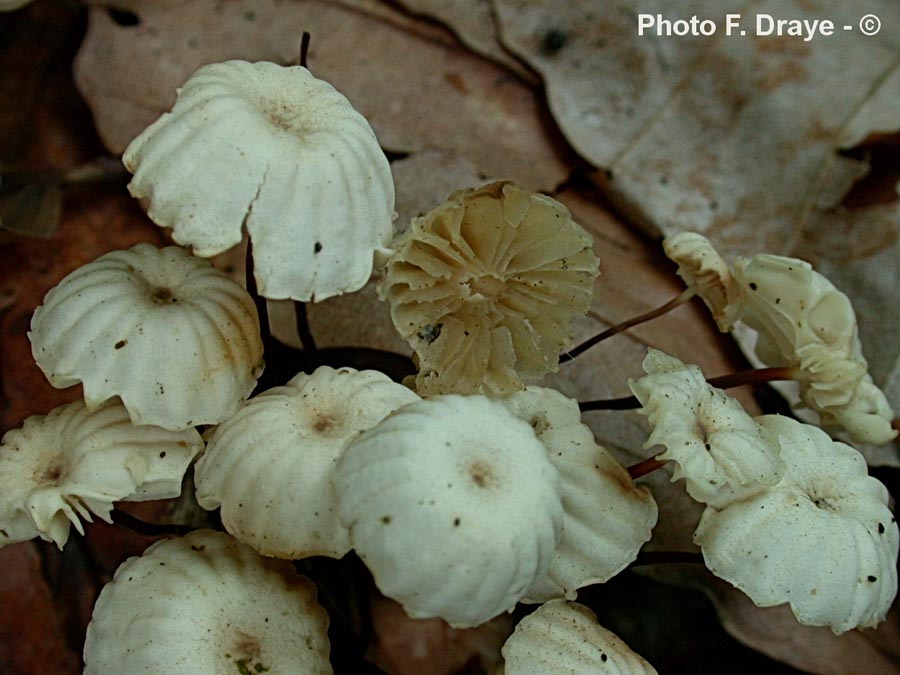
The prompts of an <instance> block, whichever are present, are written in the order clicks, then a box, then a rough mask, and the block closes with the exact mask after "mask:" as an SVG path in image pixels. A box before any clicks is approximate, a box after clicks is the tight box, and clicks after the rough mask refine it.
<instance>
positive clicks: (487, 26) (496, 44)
mask: <svg viewBox="0 0 900 675" xmlns="http://www.w3.org/2000/svg"><path fill="white" fill-rule="evenodd" d="M400 3H401V4H402V5H403V6H404V7H406V8H407V9H408V10H410V11H411V12H414V13H415V14H420V15H422V16H428V17H431V18H433V19H437V20H438V21H440V22H441V23H443V24H445V25H447V26H449V27H450V28H451V29H452V30H453V32H454V33H456V35H458V36H459V39H460V40H462V41H463V43H465V45H466V46H467V47H470V48H471V49H473V50H475V51H476V52H478V53H479V54H481V55H482V56H486V57H487V58H489V59H491V60H492V61H495V62H497V63H499V64H501V65H504V66H506V67H507V68H509V69H510V70H511V71H513V72H514V73H516V74H517V75H519V76H520V77H522V78H523V79H525V80H526V81H527V82H531V83H535V82H536V81H537V78H536V77H535V75H534V72H533V71H531V70H529V69H527V68H526V67H524V66H523V65H522V62H521V61H519V60H518V59H516V58H515V57H514V56H512V55H511V54H510V53H509V52H508V51H507V50H506V48H505V47H504V46H503V45H502V44H501V43H500V40H499V39H498V36H497V21H496V19H495V17H494V10H493V9H492V8H491V2H490V0H400Z"/></svg>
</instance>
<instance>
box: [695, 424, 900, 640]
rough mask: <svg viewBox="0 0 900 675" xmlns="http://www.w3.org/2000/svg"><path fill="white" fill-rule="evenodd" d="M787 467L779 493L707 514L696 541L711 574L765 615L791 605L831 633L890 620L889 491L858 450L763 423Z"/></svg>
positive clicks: (894, 536) (799, 428)
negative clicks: (775, 607)
mask: <svg viewBox="0 0 900 675" xmlns="http://www.w3.org/2000/svg"><path fill="white" fill-rule="evenodd" d="M759 421H760V424H761V425H762V426H763V427H764V428H766V429H767V430H768V431H769V432H770V433H772V434H776V435H777V436H778V439H779V444H780V446H781V452H782V456H783V458H784V461H785V464H786V470H785V474H784V477H783V478H782V480H781V482H779V483H778V485H775V486H771V487H765V488H761V489H760V490H759V491H758V492H757V493H756V494H754V495H752V496H749V497H747V496H746V495H734V498H733V499H730V500H729V499H725V498H723V499H722V500H721V502H722V503H721V505H719V506H718V507H713V506H710V507H707V509H706V510H705V511H704V512H703V517H702V518H701V520H700V525H699V526H698V527H697V531H696V532H695V534H694V541H695V542H696V543H697V544H699V546H700V547H701V549H702V550H703V558H704V560H705V562H706V566H707V567H708V568H709V569H710V570H711V571H712V572H713V574H715V575H716V576H718V577H721V578H722V579H725V580H726V581H728V582H729V583H731V584H732V585H734V586H735V587H737V588H739V589H740V590H742V591H743V592H744V593H746V594H747V595H748V596H749V597H750V599H751V600H753V602H754V603H756V604H757V605H759V606H760V607H770V606H773V605H781V604H785V603H788V604H789V605H790V607H791V610H792V611H793V613H794V616H795V617H797V620H798V621H799V622H800V623H803V624H809V625H814V626H830V627H831V629H832V630H833V631H834V632H835V633H843V632H845V631H848V630H851V629H853V628H857V627H862V628H868V627H872V626H875V625H876V624H878V623H879V622H880V621H882V620H884V617H885V615H886V614H887V611H888V609H889V608H890V606H891V604H892V602H893V601H894V597H895V596H896V594H897V549H898V541H900V534H898V529H897V523H896V522H895V520H894V517H893V515H892V514H891V511H890V509H889V508H888V492H887V490H886V489H885V487H884V485H882V484H881V483H880V482H879V481H877V480H876V479H874V478H871V477H869V476H868V475H867V469H866V462H865V460H864V459H863V457H862V455H860V454H859V452H857V451H856V450H854V449H853V448H851V447H849V446H847V445H844V444H843V443H838V442H836V441H833V440H832V439H831V438H829V437H828V435H827V434H826V433H825V432H823V431H822V430H821V429H819V428H818V427H814V426H812V425H809V424H801V423H800V422H796V421H795V420H792V419H790V418H787V417H781V416H779V415H766V416H763V417H761V418H759Z"/></svg>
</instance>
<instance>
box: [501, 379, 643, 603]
mask: <svg viewBox="0 0 900 675" xmlns="http://www.w3.org/2000/svg"><path fill="white" fill-rule="evenodd" d="M501 400H502V402H503V404H504V405H505V406H506V407H507V408H508V409H509V410H510V411H511V412H512V413H513V414H514V415H515V416H516V417H518V418H519V419H521V420H523V421H525V422H528V423H529V424H530V425H531V427H532V429H534V431H535V433H536V434H537V437H538V440H540V441H541V443H542V444H543V445H544V448H545V449H546V452H547V457H548V458H549V459H550V461H551V462H552V463H553V466H555V467H556V470H557V471H558V472H559V475H560V477H561V479H562V505H563V513H564V515H563V531H562V538H561V539H560V541H559V544H558V545H557V547H556V551H555V552H554V556H553V562H551V563H550V569H549V571H548V572H547V574H546V575H544V576H543V577H540V578H538V579H537V580H535V582H534V583H533V584H532V585H531V587H530V588H529V589H528V593H527V594H526V596H525V598H523V601H524V602H546V601H547V600H551V599H553V598H561V597H566V598H567V599H569V600H574V599H575V597H576V596H577V591H578V589H579V588H581V587H583V586H587V585H589V584H594V583H602V582H605V581H608V580H609V579H611V578H612V577H614V576H615V575H616V574H618V573H619V572H621V571H622V570H623V569H624V568H625V567H626V566H627V565H628V564H629V563H630V562H632V561H633V560H634V559H635V558H636V557H637V554H638V551H639V550H640V548H641V546H643V545H644V543H646V542H647V541H649V540H650V535H651V531H652V529H653V526H654V525H655V524H656V517H657V508H656V502H655V501H654V500H653V496H652V495H651V494H650V491H649V490H648V489H647V488H646V487H643V486H637V485H635V484H634V482H633V481H632V480H631V477H630V476H629V475H628V471H626V470H625V468H624V467H623V466H622V465H621V464H619V462H618V461H616V459H615V457H613V456H612V453H610V452H609V451H608V450H606V449H605V448H603V447H602V446H600V445H597V443H596V442H595V440H594V435H593V434H592V433H591V430H590V428H589V427H588V426H587V425H585V424H583V423H582V422H581V413H580V411H579V409H578V402H577V401H574V400H572V399H569V398H566V397H565V396H563V395H562V394H560V393H559V392H557V391H555V390H553V389H546V388H544V387H527V388H526V389H525V391H522V392H517V393H515V394H513V395H511V396H509V397H508V398H505V399H501Z"/></svg>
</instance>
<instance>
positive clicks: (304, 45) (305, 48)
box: [300, 31, 310, 70]
mask: <svg viewBox="0 0 900 675" xmlns="http://www.w3.org/2000/svg"><path fill="white" fill-rule="evenodd" d="M309 39H310V34H309V33H308V32H307V31H303V35H302V36H301V37H300V65H301V66H303V67H304V68H306V69H307V70H309V66H308V65H307V61H306V57H307V56H308V55H309Z"/></svg>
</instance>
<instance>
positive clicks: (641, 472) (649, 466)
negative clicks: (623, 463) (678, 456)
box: [628, 457, 669, 480]
mask: <svg viewBox="0 0 900 675" xmlns="http://www.w3.org/2000/svg"><path fill="white" fill-rule="evenodd" d="M668 461H669V460H667V459H657V458H656V457H648V458H647V459H645V460H642V461H640V462H638V463H637V464H632V465H631V466H629V467H628V475H629V476H631V478H632V480H636V479H638V478H640V477H641V476H646V475H647V474H648V473H650V472H651V471H656V470H657V469H658V468H659V467H661V466H662V465H663V464H666V463H668Z"/></svg>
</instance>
